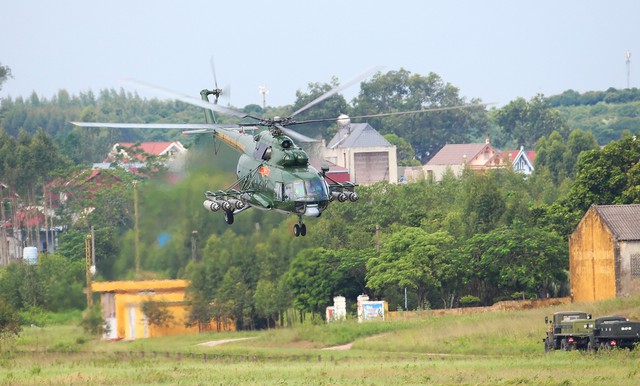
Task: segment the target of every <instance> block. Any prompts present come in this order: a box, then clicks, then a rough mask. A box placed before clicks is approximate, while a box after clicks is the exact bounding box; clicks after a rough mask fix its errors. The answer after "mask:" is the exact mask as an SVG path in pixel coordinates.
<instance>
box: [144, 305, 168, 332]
mask: <svg viewBox="0 0 640 386" xmlns="http://www.w3.org/2000/svg"><path fill="white" fill-rule="evenodd" d="M142 312H143V313H144V315H145V316H146V317H147V320H148V322H149V324H150V325H153V326H158V327H170V326H172V325H173V324H174V323H175V317H174V316H173V314H172V313H171V311H169V309H168V307H167V304H166V303H164V302H160V301H154V300H147V301H145V302H142Z"/></svg>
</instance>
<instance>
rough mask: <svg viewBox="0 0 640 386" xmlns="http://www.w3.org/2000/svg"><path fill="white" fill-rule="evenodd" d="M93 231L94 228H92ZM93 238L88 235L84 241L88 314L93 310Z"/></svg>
mask: <svg viewBox="0 0 640 386" xmlns="http://www.w3.org/2000/svg"><path fill="white" fill-rule="evenodd" d="M92 229H93V228H92ZM92 242H93V237H91V235H87V237H86V238H85V240H84V258H85V264H86V267H85V275H86V276H85V277H86V279H87V288H86V290H85V292H86V293H87V313H90V312H91V309H92V308H93V294H92V292H91V254H92V252H93V251H92V248H91V245H92Z"/></svg>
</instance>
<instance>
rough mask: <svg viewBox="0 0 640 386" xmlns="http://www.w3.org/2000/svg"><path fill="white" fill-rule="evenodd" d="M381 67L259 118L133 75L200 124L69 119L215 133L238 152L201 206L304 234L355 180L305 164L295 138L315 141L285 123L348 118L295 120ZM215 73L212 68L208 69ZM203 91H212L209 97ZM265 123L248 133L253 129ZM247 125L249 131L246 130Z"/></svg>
mask: <svg viewBox="0 0 640 386" xmlns="http://www.w3.org/2000/svg"><path fill="white" fill-rule="evenodd" d="M380 69H381V67H379V66H378V67H373V68H371V69H369V70H367V71H365V72H363V73H362V74H360V75H358V76H356V77H355V78H353V79H352V80H350V81H349V82H346V83H344V84H342V85H340V86H338V87H335V88H333V89H332V90H330V91H329V92H327V93H325V94H323V95H321V96H320V97H318V98H316V99H314V100H313V101H311V102H310V103H308V104H307V105H305V106H303V107H301V108H300V109H298V110H297V111H295V112H294V113H292V114H291V115H289V116H287V117H274V118H261V117H255V116H252V115H250V114H246V113H243V112H240V111H237V110H234V109H231V108H227V107H223V106H220V105H218V104H217V102H218V97H219V96H220V95H221V93H222V90H221V89H219V88H218V87H217V81H216V88H214V89H213V90H207V89H204V90H202V91H201V92H200V97H201V98H200V99H197V98H193V97H190V96H186V95H183V94H179V93H176V92H173V91H170V90H167V89H163V88H160V87H157V86H153V85H150V84H147V83H144V82H139V81H131V80H129V81H127V82H128V83H133V84H135V85H137V86H140V87H143V88H149V89H151V90H154V91H155V92H158V93H161V94H165V95H167V96H169V97H172V98H174V99H177V100H180V101H182V102H185V103H188V104H192V105H195V106H199V107H202V108H204V109H205V120H206V123H204V124H138V123H96V122H71V123H72V124H74V125H76V126H81V127H109V128H151V129H181V130H184V131H183V133H184V134H212V135H213V138H214V140H216V139H220V140H222V141H223V142H225V143H226V144H227V145H228V146H230V147H231V148H233V149H235V150H237V151H238V152H240V153H241V154H240V158H239V160H238V164H237V168H236V176H237V180H236V181H235V182H234V183H233V184H232V185H231V186H230V187H228V188H227V189H224V190H216V191H206V192H205V193H204V195H205V200H204V202H203V206H204V207H205V208H206V209H207V210H209V211H211V212H218V211H221V212H222V213H223V214H224V219H225V221H226V222H227V224H232V223H233V220H234V216H235V215H236V214H239V213H241V212H243V211H245V210H247V209H249V208H252V207H254V208H257V209H263V210H274V211H277V212H282V213H285V214H294V215H296V216H298V223H297V224H295V225H294V226H293V234H294V235H295V236H296V237H297V236H305V235H306V233H307V227H306V225H305V224H304V222H303V220H302V219H303V216H309V217H319V216H320V215H321V214H322V212H323V211H324V210H325V209H327V207H328V206H329V203H331V202H332V201H335V200H337V201H339V202H356V201H357V200H358V194H357V193H356V191H355V187H356V184H354V183H351V182H344V183H340V182H337V181H335V180H333V179H332V178H331V177H329V175H327V171H328V170H329V168H328V167H325V166H323V167H322V168H321V170H320V171H318V170H317V169H316V168H314V167H313V166H311V165H310V163H309V161H310V160H309V155H308V154H307V152H306V151H305V150H303V149H302V148H301V147H299V146H298V145H296V143H295V142H294V139H295V140H297V141H299V142H315V141H316V140H315V139H312V138H309V137H307V136H304V135H302V134H300V133H298V132H296V131H294V130H292V129H289V128H288V127H289V126H294V125H301V124H307V123H315V122H328V121H342V120H345V119H346V120H348V119H349V118H348V117H346V116H344V115H341V116H339V117H337V118H326V119H314V120H305V121H296V120H295V119H294V117H295V116H296V115H298V114H299V113H301V112H303V111H305V110H307V109H309V108H311V107H313V106H315V105H317V104H318V103H320V102H322V101H324V100H325V99H327V98H329V97H331V96H333V95H335V94H336V93H338V92H340V91H342V90H343V89H345V88H347V87H350V86H351V85H353V84H355V83H357V82H359V81H361V80H363V79H365V78H366V77H368V76H369V75H371V74H372V73H374V72H376V71H379V70H380ZM214 79H215V71H214ZM209 95H214V96H215V99H214V101H213V102H211V101H210V100H209ZM480 105H486V104H469V105H464V106H451V107H440V108H432V109H423V110H414V111H404V112H392V113H381V114H372V115H362V116H356V117H351V118H372V117H382V116H389V115H403V114H414V113H420V112H427V111H440V110H450V109H458V108H466V107H474V106H480ZM213 112H217V113H220V114H225V115H230V116H234V117H237V118H242V119H250V120H252V122H249V123H235V124H218V123H216V120H215V116H214V114H213ZM258 128H266V130H262V131H259V132H257V134H253V132H255V129H258ZM249 131H251V132H252V133H249Z"/></svg>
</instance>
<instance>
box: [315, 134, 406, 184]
mask: <svg viewBox="0 0 640 386" xmlns="http://www.w3.org/2000/svg"><path fill="white" fill-rule="evenodd" d="M324 158H325V159H326V160H328V161H330V162H332V163H334V164H336V165H338V166H341V167H343V168H347V169H348V170H349V175H350V181H351V182H355V183H357V184H373V183H375V182H378V181H383V180H384V181H389V182H391V183H396V182H398V159H397V155H396V147H395V146H394V145H392V144H391V143H389V141H387V140H386V139H385V138H384V137H383V136H382V135H380V133H378V132H377V131H376V130H375V129H374V128H373V127H371V125H369V124H368V123H347V124H345V125H343V126H342V127H341V128H340V129H338V132H337V133H336V135H335V136H334V137H333V138H332V139H331V141H330V142H329V144H328V145H327V146H326V148H325V151H324Z"/></svg>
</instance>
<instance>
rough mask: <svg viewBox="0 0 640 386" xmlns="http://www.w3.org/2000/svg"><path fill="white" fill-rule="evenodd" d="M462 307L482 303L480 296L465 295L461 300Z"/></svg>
mask: <svg viewBox="0 0 640 386" xmlns="http://www.w3.org/2000/svg"><path fill="white" fill-rule="evenodd" d="M459 302H460V306H462V307H476V306H479V305H480V298H479V297H477V296H473V295H465V296H463V297H461V298H460V300H459Z"/></svg>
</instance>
